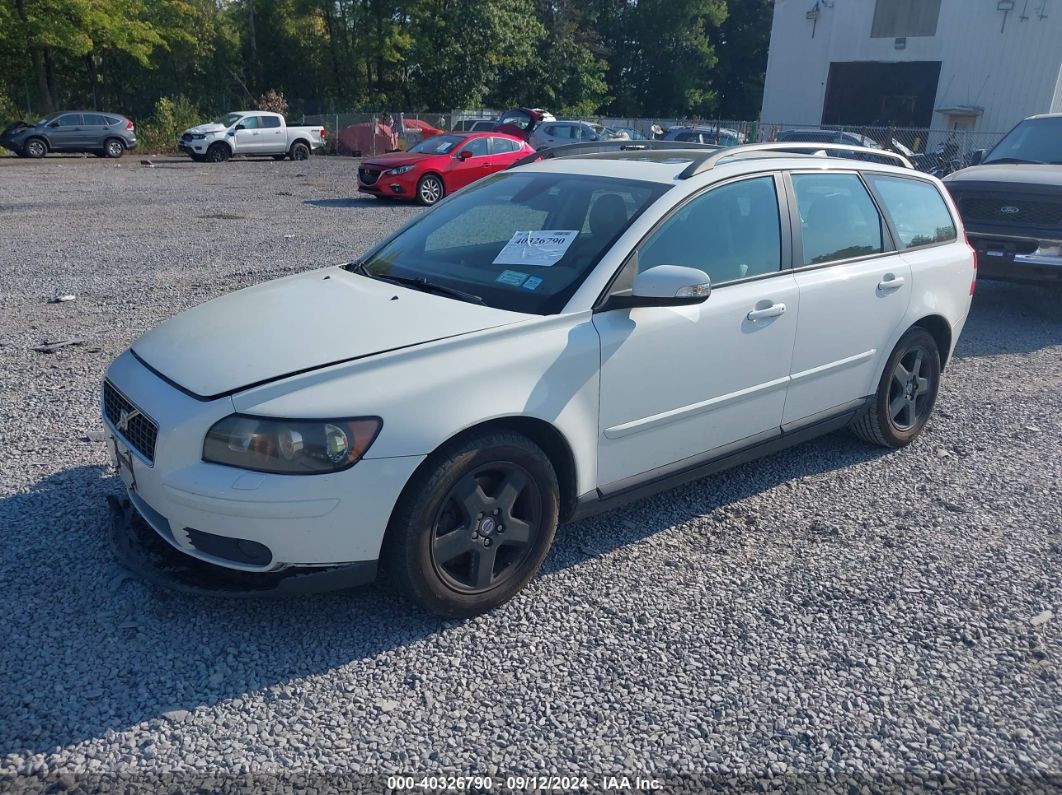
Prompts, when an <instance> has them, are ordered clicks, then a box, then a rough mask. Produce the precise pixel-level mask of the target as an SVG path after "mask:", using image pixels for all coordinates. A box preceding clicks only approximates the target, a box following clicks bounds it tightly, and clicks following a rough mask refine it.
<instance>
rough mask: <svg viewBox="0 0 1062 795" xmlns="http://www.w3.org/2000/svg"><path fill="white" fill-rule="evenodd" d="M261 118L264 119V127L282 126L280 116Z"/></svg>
mask: <svg viewBox="0 0 1062 795" xmlns="http://www.w3.org/2000/svg"><path fill="white" fill-rule="evenodd" d="M261 119H262V126H263V127H279V126H280V117H279V116H262V117H261Z"/></svg>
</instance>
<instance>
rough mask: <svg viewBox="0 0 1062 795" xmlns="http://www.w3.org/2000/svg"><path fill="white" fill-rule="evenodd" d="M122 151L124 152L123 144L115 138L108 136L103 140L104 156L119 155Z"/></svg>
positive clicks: (113, 156) (114, 156) (112, 156)
mask: <svg viewBox="0 0 1062 795" xmlns="http://www.w3.org/2000/svg"><path fill="white" fill-rule="evenodd" d="M123 152H125V144H123V143H122V142H121V141H120V140H118V139H117V138H108V139H107V140H106V141H104V142H103V154H104V155H105V156H106V157H110V158H116V157H121V156H122V153H123Z"/></svg>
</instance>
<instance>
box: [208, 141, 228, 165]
mask: <svg viewBox="0 0 1062 795" xmlns="http://www.w3.org/2000/svg"><path fill="white" fill-rule="evenodd" d="M230 154H231V152H230V151H229V147H228V146H226V145H225V144H223V143H216V144H211V145H210V148H209V149H207V153H206V159H207V160H208V161H210V162H211V163H224V162H225V161H226V160H228V159H229V155H230Z"/></svg>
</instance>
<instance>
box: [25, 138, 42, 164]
mask: <svg viewBox="0 0 1062 795" xmlns="http://www.w3.org/2000/svg"><path fill="white" fill-rule="evenodd" d="M22 153H23V154H24V155H25V156H26V157H32V158H33V159H34V160H40V159H41V158H42V157H44V156H45V155H46V154H48V144H47V143H45V141H44V139H43V138H30V139H29V140H28V141H26V143H24V144H22Z"/></svg>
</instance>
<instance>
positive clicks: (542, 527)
mask: <svg viewBox="0 0 1062 795" xmlns="http://www.w3.org/2000/svg"><path fill="white" fill-rule="evenodd" d="M559 493H560V489H559V487H558V485H557V474H556V472H554V470H553V465H552V464H551V463H550V461H549V459H548V458H547V457H546V454H545V453H543V452H542V450H541V449H540V448H539V447H538V446H537V445H536V444H534V442H532V441H531V440H529V439H527V438H526V437H524V436H521V435H519V434H515V433H509V432H490V431H486V432H483V433H476V434H473V435H471V436H468V437H466V438H464V439H462V440H459V441H457V442H455V443H452V444H450V445H447V446H445V447H443V448H442V449H441V450H439V451H438V452H437V453H436V454H435V455H434V456H433V457H432V458H431V459H430V463H429V465H428V466H425V467H422V469H421V470H420V471H418V473H417V475H416V476H414V477H413V479H412V480H411V481H410V483H409V484H408V485H407V486H406V489H405V491H404V492H403V493H402V497H401V498H400V499H399V501H398V504H397V505H396V506H395V511H394V514H393V515H392V517H391V522H390V525H389V526H388V530H387V536H386V538H385V540H384V548H383V552H382V562H383V564H384V568H385V570H386V571H387V572H388V574H389V576H390V578H391V581H392V582H393V583H394V584H395V586H396V587H397V588H398V590H399V591H400V592H401V593H402V594H403V595H405V596H406V597H408V598H409V599H411V600H412V601H414V602H416V603H417V604H419V605H420V606H421V607H423V608H425V609H426V610H430V611H431V612H433V613H437V614H439V615H443V616H450V617H455V618H465V617H468V616H474V615H478V614H480V613H485V612H487V611H488V610H491V609H493V608H495V607H497V606H498V605H500V604H502V603H504V602H506V601H508V600H509V599H511V598H512V597H513V595H514V594H516V592H517V591H519V590H520V589H521V588H523V587H524V586H525V585H526V584H527V583H528V581H529V580H530V579H531V578H532V577H533V576H534V574H535V572H536V571H538V569H539V567H540V566H541V565H542V561H543V560H544V559H545V557H546V553H547V552H548V551H549V548H550V545H551V544H552V543H553V536H554V534H555V533H556V531H557V518H558V513H559V506H560V499H559V496H558V495H559Z"/></svg>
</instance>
